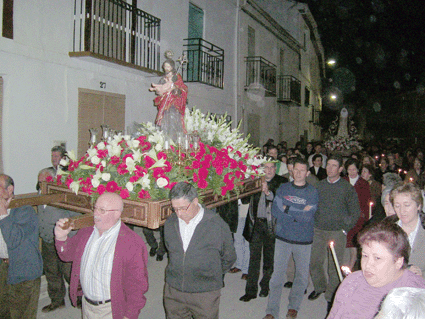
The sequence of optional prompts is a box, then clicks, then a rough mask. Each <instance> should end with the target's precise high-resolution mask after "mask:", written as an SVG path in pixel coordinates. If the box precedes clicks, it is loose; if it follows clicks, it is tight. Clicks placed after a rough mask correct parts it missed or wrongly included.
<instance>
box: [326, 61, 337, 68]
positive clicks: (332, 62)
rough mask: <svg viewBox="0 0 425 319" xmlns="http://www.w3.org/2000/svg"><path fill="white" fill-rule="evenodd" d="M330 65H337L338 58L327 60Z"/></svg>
mask: <svg viewBox="0 0 425 319" xmlns="http://www.w3.org/2000/svg"><path fill="white" fill-rule="evenodd" d="M326 63H327V64H328V65H329V66H331V67H332V66H335V64H336V60H335V59H329V60H328V62H326Z"/></svg>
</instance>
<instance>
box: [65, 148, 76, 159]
mask: <svg viewBox="0 0 425 319" xmlns="http://www.w3.org/2000/svg"><path fill="white" fill-rule="evenodd" d="M66 154H67V155H68V157H69V158H70V159H71V160H73V161H76V160H77V156H75V152H74V150H71V151H69V152H67V153H66Z"/></svg>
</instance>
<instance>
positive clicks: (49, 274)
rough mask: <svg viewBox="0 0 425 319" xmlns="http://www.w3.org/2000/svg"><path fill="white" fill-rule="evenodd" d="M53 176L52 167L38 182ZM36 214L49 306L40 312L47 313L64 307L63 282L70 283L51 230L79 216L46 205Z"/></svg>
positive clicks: (67, 269) (68, 267) (79, 304)
mask: <svg viewBox="0 0 425 319" xmlns="http://www.w3.org/2000/svg"><path fill="white" fill-rule="evenodd" d="M54 175H55V170H54V169H53V167H49V168H44V169H42V170H41V171H40V172H39V173H38V182H39V183H41V182H44V181H47V179H48V178H49V177H53V176H54ZM37 212H38V224H39V234H40V238H41V256H42V257H43V271H44V274H45V275H46V281H47V293H48V295H49V298H50V304H48V305H47V306H44V307H43V308H42V309H41V311H42V312H44V313H47V312H51V311H54V310H56V309H59V308H64V307H65V295H66V287H65V281H66V282H67V283H68V284H69V283H70V277H71V265H72V264H71V263H65V262H63V261H62V260H60V259H59V257H58V254H57V253H56V248H55V236H54V233H53V230H54V228H55V225H56V222H57V221H58V220H59V219H61V218H71V217H74V216H78V215H80V214H78V213H76V212H72V211H69V210H65V209H61V208H57V207H53V206H48V205H39V206H38V207H37ZM75 233H76V231H73V232H71V233H70V236H73V235H75ZM77 305H78V306H79V307H81V298H79V299H78V301H77Z"/></svg>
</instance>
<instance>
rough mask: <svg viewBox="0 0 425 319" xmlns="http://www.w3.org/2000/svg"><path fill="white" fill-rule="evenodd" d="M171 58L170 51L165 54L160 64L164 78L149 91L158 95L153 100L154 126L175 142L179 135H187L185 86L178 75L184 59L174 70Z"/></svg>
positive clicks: (183, 58) (181, 58)
mask: <svg viewBox="0 0 425 319" xmlns="http://www.w3.org/2000/svg"><path fill="white" fill-rule="evenodd" d="M172 56H173V53H172V51H167V52H166V53H165V57H166V60H165V61H164V63H163V64H162V68H163V70H164V73H165V74H164V77H163V78H161V80H160V81H159V83H158V84H155V83H152V84H151V88H150V89H149V91H151V92H155V93H156V94H157V95H158V96H157V97H156V98H155V100H154V103H155V106H157V107H158V114H157V116H156V119H155V124H156V125H157V126H159V127H160V128H161V130H162V131H163V132H164V134H165V135H166V136H168V137H169V138H171V139H172V140H174V141H175V140H176V138H177V136H178V134H179V133H183V134H186V133H187V132H186V127H185V124H184V113H185V110H186V100H187V86H186V85H185V84H184V82H183V79H182V77H181V75H180V74H179V73H178V71H179V69H180V67H181V66H182V65H183V64H184V63H186V60H185V57H184V56H182V57H180V58H179V59H178V62H180V66H179V69H178V70H176V69H175V63H174V60H173V59H172Z"/></svg>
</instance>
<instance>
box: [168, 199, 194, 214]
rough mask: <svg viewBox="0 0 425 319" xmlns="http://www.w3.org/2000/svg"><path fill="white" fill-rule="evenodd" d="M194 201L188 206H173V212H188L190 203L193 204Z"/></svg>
mask: <svg viewBox="0 0 425 319" xmlns="http://www.w3.org/2000/svg"><path fill="white" fill-rule="evenodd" d="M192 203H193V201H192V202H190V204H189V205H188V206H187V207H186V208H185V207H171V211H172V212H173V213H176V212H186V211H187V210H188V209H189V207H190V205H192Z"/></svg>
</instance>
